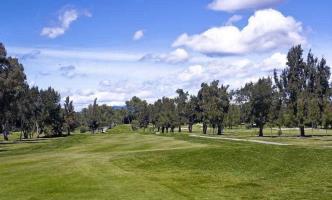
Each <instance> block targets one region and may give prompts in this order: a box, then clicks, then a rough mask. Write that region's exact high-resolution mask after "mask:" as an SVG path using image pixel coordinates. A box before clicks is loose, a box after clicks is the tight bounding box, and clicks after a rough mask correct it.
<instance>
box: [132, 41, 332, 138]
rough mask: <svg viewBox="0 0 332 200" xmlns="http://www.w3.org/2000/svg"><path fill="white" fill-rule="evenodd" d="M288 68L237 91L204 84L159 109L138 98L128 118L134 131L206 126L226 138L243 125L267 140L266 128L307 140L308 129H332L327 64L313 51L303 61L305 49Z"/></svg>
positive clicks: (296, 51)
mask: <svg viewBox="0 0 332 200" xmlns="http://www.w3.org/2000/svg"><path fill="white" fill-rule="evenodd" d="M286 65H287V67H286V68H285V69H283V70H282V71H281V72H279V73H278V71H277V70H274V74H273V76H272V77H263V78H260V79H259V80H258V81H256V82H250V83H247V84H245V85H244V86H243V87H241V88H239V89H237V90H230V89H229V86H227V85H223V84H219V81H217V80H215V81H212V82H211V83H210V84H207V83H202V84H201V87H200V89H199V91H198V93H197V95H189V93H188V92H185V91H184V90H182V89H178V90H177V91H176V93H177V97H175V98H168V97H163V98H161V99H158V100H157V101H156V102H154V103H153V104H148V103H147V102H146V101H145V100H141V99H139V98H138V97H133V98H132V99H131V100H129V101H127V102H126V107H127V112H128V114H127V118H128V120H129V122H130V123H132V124H133V127H134V128H144V129H145V128H147V127H148V125H149V124H152V125H153V128H154V129H156V131H160V132H162V133H164V132H169V131H170V132H174V129H175V128H176V127H177V128H178V131H179V132H181V127H182V126H183V125H185V124H186V125H188V130H189V132H192V127H193V124H195V123H201V124H202V132H203V134H206V133H207V129H208V127H211V128H212V131H213V133H215V132H216V133H217V134H222V133H223V130H224V128H225V127H226V126H228V127H230V128H232V127H233V126H237V125H239V124H247V125H248V126H256V127H258V128H259V136H263V129H264V127H265V126H266V124H269V125H270V126H274V127H278V128H279V131H280V132H281V127H298V128H299V133H300V135H301V136H305V127H313V128H317V127H323V128H326V129H327V128H331V125H332V101H331V83H330V75H331V74H330V68H329V66H327V64H326V60H325V59H324V58H321V59H318V58H317V57H315V56H314V55H313V53H312V52H311V51H309V53H308V54H307V57H306V59H305V58H303V49H302V47H301V46H300V45H298V46H294V47H292V48H291V49H290V50H289V52H288V54H287V63H286Z"/></svg>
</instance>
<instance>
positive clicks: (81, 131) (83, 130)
mask: <svg viewBox="0 0 332 200" xmlns="http://www.w3.org/2000/svg"><path fill="white" fill-rule="evenodd" d="M87 131H88V128H87V127H85V126H81V128H80V133H85V132H87Z"/></svg>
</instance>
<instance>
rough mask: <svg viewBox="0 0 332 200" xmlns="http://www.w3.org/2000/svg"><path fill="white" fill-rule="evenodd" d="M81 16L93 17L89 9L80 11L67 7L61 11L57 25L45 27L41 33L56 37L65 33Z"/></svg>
mask: <svg viewBox="0 0 332 200" xmlns="http://www.w3.org/2000/svg"><path fill="white" fill-rule="evenodd" d="M80 16H86V17H91V16H92V15H91V13H90V12H89V11H86V10H84V11H78V10H76V9H67V10H63V11H61V12H60V14H59V15H58V22H57V25H55V26H49V27H44V28H43V29H42V31H41V33H40V35H42V36H46V37H48V38H52V39H53V38H56V37H59V36H60V35H63V34H65V32H66V31H67V30H68V29H69V27H70V25H71V24H72V23H73V22H74V21H76V20H77V19H78V18H79V17H80Z"/></svg>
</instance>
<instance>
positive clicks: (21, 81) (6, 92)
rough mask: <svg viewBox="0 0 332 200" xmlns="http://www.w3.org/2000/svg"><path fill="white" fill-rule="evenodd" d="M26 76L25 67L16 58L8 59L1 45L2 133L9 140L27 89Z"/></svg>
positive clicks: (0, 96) (0, 130)
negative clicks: (18, 108)
mask: <svg viewBox="0 0 332 200" xmlns="http://www.w3.org/2000/svg"><path fill="white" fill-rule="evenodd" d="M26 85H27V84H26V75H25V73H24V68H23V65H22V64H20V63H19V61H18V60H17V59H16V58H11V57H7V52H6V49H5V47H4V45H3V44H2V43H0V132H4V139H5V140H7V139H8V137H7V133H8V132H9V127H10V124H12V123H14V121H16V119H17V114H18V113H17V112H13V111H14V110H15V109H16V105H17V102H18V99H19V97H20V96H21V94H22V92H24V90H25V87H26Z"/></svg>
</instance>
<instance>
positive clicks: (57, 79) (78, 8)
mask: <svg viewBox="0 0 332 200" xmlns="http://www.w3.org/2000/svg"><path fill="white" fill-rule="evenodd" d="M331 7H332V2H330V1H323V0H321V1H315V2H313V1H300V0H241V1H240V0H232V1H231V0H196V1H194V0H168V1H164V0H121V1H118V0H94V1H92V0H89V1H88V0H80V1H78V0H77V1H64V0H58V1H51V0H35V1H22V0H10V1H9V0H4V1H2V4H1V10H2V11H1V12H0V24H1V31H0V41H1V42H3V43H4V44H5V46H6V48H7V50H8V52H9V54H10V55H11V56H15V57H18V58H20V59H21V62H22V63H23V64H24V66H25V70H26V73H27V75H28V82H29V84H31V85H38V86H39V87H42V88H45V87H48V86H52V87H54V88H56V89H57V90H59V91H60V92H61V95H62V96H63V97H65V96H67V95H69V96H71V97H72V98H73V99H74V102H75V104H76V107H77V108H78V109H79V108H81V107H83V106H85V105H87V104H89V103H91V102H92V100H93V99H94V98H95V97H97V98H98V99H99V101H100V102H101V103H107V104H110V105H121V104H123V103H124V101H125V100H126V99H129V98H130V97H131V96H133V95H137V96H139V97H141V98H144V99H147V100H148V101H150V102H152V101H154V100H155V99H156V98H160V97H162V96H164V95H165V96H173V95H174V93H175V90H176V89H177V88H184V89H186V90H189V91H190V92H191V93H195V92H196V91H197V89H198V88H199V86H200V83H201V82H203V81H205V82H208V81H212V80H213V79H218V80H220V81H221V82H222V83H225V84H230V85H231V86H232V87H233V88H236V87H240V86H241V85H243V84H244V83H245V82H246V81H254V80H256V79H257V78H258V77H260V76H266V75H270V74H271V71H272V70H273V69H274V68H277V69H281V68H283V67H284V65H285V54H286V53H287V50H288V49H289V48H290V47H291V46H292V45H295V44H299V43H301V44H302V45H303V46H304V48H305V49H309V48H312V50H313V52H314V53H315V54H316V55H317V56H319V57H321V56H324V57H325V58H326V59H327V61H328V63H331V60H332V51H331V49H330V47H331V46H332V34H331V32H332V30H331V29H332V20H331V17H330V14H329V13H330V10H329V9H330V8H331Z"/></svg>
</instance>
